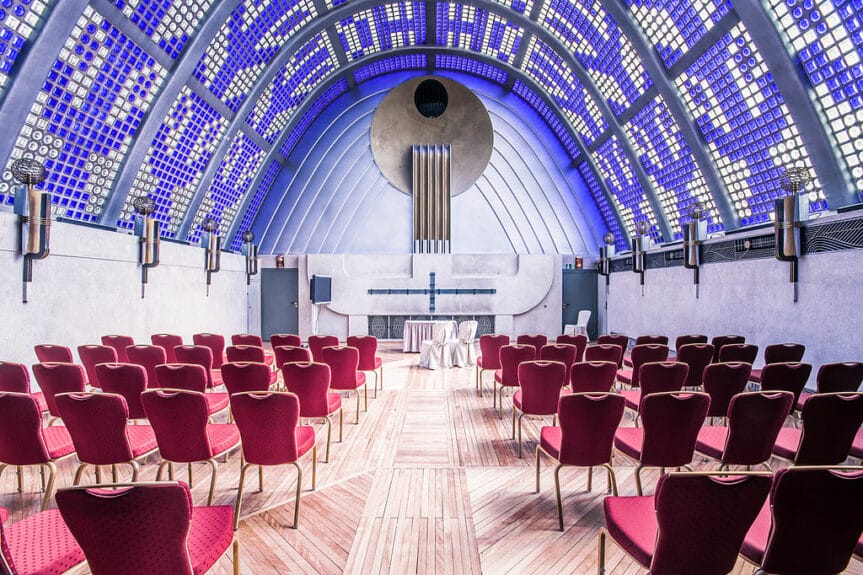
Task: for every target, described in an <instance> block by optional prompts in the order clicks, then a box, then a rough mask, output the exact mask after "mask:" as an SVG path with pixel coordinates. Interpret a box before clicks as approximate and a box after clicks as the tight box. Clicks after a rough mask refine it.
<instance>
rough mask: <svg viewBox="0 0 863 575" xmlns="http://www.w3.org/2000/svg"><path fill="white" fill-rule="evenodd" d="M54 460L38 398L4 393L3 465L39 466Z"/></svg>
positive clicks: (0, 412)
mask: <svg viewBox="0 0 863 575" xmlns="http://www.w3.org/2000/svg"><path fill="white" fill-rule="evenodd" d="M50 460H51V456H50V454H49V453H48V447H47V446H46V445H45V439H44V437H43V436H42V412H41V411H40V410H39V403H38V402H37V401H36V398H35V397H33V396H32V395H30V394H28V393H12V392H6V391H0V463H5V464H7V465H35V464H37V463H45V462H47V461H50Z"/></svg>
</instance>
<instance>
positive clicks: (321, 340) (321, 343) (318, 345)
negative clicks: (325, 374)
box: [309, 335, 339, 361]
mask: <svg viewBox="0 0 863 575" xmlns="http://www.w3.org/2000/svg"><path fill="white" fill-rule="evenodd" d="M338 345H339V338H338V337H336V336H334V335H310V336H309V351H311V352H312V360H313V361H321V350H322V349H324V348H325V347H336V346H338Z"/></svg>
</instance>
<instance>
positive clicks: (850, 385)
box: [796, 361, 863, 409]
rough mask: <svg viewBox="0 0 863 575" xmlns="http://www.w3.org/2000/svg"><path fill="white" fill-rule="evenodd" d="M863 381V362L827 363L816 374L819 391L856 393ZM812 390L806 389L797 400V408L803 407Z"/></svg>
mask: <svg viewBox="0 0 863 575" xmlns="http://www.w3.org/2000/svg"><path fill="white" fill-rule="evenodd" d="M861 383H863V363H860V362H857V361H848V362H842V363H825V364H824V365H822V366H821V367H819V368H818V375H816V376H815V385H816V392H817V393H839V392H845V393H854V392H855V391H857V390H859V389H860V384H861ZM811 395H812V392H809V391H806V390H805V389H804V390H803V392H802V393H801V394H800V399H798V400H797V406H796V409H803V405H804V404H805V403H806V400H807V399H809V397H810V396H811Z"/></svg>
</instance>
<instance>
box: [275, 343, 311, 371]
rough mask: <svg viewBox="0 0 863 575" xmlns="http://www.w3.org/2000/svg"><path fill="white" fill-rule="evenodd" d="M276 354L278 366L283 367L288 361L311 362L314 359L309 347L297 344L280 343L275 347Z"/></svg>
mask: <svg viewBox="0 0 863 575" xmlns="http://www.w3.org/2000/svg"><path fill="white" fill-rule="evenodd" d="M273 352H274V353H275V354H276V366H277V367H278V368H279V369H281V368H282V366H283V365H285V364H286V363H293V362H295V361H299V362H304V363H310V362H311V361H312V352H311V351H309V349H308V348H307V347H300V346H297V345H280V346H279V347H275V348H273Z"/></svg>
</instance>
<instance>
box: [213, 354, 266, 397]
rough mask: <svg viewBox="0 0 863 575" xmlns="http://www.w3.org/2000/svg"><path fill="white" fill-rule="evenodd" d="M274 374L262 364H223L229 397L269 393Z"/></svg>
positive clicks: (223, 379)
mask: <svg viewBox="0 0 863 575" xmlns="http://www.w3.org/2000/svg"><path fill="white" fill-rule="evenodd" d="M273 373H274V372H272V371H270V368H268V367H267V366H266V365H264V364H263V363H261V362H248V361H231V362H228V363H223V364H222V381H223V382H224V384H225V389H227V390H228V395H229V396H230V395H232V394H234V393H242V392H244V391H269V390H270V386H271V385H272V384H273V383H274V382H273V376H272V374H273ZM276 375H278V373H276Z"/></svg>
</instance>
